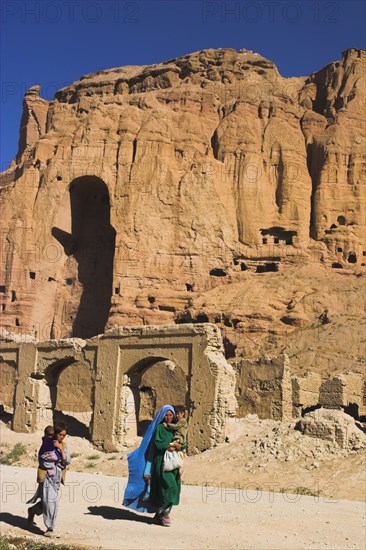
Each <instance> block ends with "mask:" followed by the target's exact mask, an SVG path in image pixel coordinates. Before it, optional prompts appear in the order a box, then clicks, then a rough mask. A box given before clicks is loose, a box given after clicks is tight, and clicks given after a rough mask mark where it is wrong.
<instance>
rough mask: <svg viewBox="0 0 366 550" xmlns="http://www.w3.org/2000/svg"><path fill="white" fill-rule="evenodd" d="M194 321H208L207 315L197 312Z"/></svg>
mask: <svg viewBox="0 0 366 550" xmlns="http://www.w3.org/2000/svg"><path fill="white" fill-rule="evenodd" d="M195 323H208V317H207V315H205V313H199V314H198V315H197V316H196V319H195Z"/></svg>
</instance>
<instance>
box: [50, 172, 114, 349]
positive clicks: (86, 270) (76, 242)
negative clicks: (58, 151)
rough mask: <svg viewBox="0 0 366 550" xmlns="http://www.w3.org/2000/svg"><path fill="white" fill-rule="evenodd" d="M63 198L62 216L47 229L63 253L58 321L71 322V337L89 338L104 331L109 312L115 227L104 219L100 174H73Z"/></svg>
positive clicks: (106, 207) (106, 216)
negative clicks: (62, 307)
mask: <svg viewBox="0 0 366 550" xmlns="http://www.w3.org/2000/svg"><path fill="white" fill-rule="evenodd" d="M69 201H70V204H69V207H68V209H67V208H65V205H64V206H63V209H62V213H63V217H64V218H65V219H64V220H61V219H58V227H53V228H52V235H53V236H54V237H55V238H56V239H57V240H58V241H59V242H60V243H61V244H62V246H63V248H64V251H65V254H66V255H67V256H69V260H68V262H67V263H66V274H65V287H66V289H65V300H64V301H65V311H66V313H65V317H66V318H65V319H63V324H66V325H71V326H72V331H71V332H72V335H73V336H76V337H81V338H91V337H92V336H95V335H97V334H101V333H103V332H104V328H105V325H106V323H107V320H108V317H109V310H110V304H111V296H112V286H113V262H114V251H115V237H116V231H115V229H114V228H113V227H112V225H111V224H110V197H109V191H108V187H107V185H106V184H105V183H104V181H103V180H101V179H100V178H98V177H96V176H81V177H78V178H76V179H74V180H73V181H72V182H71V183H70V186H69ZM60 226H61V227H60ZM62 227H64V228H62ZM68 227H70V230H69V231H68V230H67V229H68ZM65 229H66V230H65Z"/></svg>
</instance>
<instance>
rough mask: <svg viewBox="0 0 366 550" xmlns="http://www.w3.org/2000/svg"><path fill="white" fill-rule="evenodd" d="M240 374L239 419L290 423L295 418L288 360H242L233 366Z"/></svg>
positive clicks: (285, 358) (237, 394) (237, 388)
mask: <svg viewBox="0 0 366 550" xmlns="http://www.w3.org/2000/svg"><path fill="white" fill-rule="evenodd" d="M232 365H233V367H234V370H235V373H236V390H235V392H236V398H237V401H238V410H237V415H238V416H239V417H244V416H246V415H247V414H254V413H255V414H257V415H258V417H259V418H272V419H273V420H288V419H290V418H291V417H292V410H291V401H292V395H291V381H290V370H289V362H288V357H287V356H286V355H282V356H280V357H274V358H272V359H271V358H265V357H261V358H259V359H257V360H256V361H250V360H245V359H243V360H241V361H235V362H233V363H232Z"/></svg>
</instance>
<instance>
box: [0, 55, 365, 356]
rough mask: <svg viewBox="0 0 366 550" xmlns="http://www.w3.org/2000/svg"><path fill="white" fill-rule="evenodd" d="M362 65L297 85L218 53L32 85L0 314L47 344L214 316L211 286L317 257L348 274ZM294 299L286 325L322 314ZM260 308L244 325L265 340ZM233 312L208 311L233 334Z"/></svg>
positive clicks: (259, 64)
mask: <svg viewBox="0 0 366 550" xmlns="http://www.w3.org/2000/svg"><path fill="white" fill-rule="evenodd" d="M365 59H366V55H365V51H363V50H354V49H351V50H347V51H346V52H345V53H344V54H343V57H342V60H341V61H338V62H335V63H331V64H330V65H328V66H327V67H325V68H324V69H322V70H320V71H318V72H316V73H314V74H312V75H310V76H309V77H302V78H288V79H286V78H283V77H281V76H280V74H279V73H278V71H277V68H276V66H275V65H274V64H273V63H272V62H271V61H268V60H267V59H264V58H263V57H261V56H260V55H258V54H254V53H252V52H250V51H247V50H242V51H240V52H239V53H238V52H237V51H235V50H232V49H219V50H212V49H210V50H203V51H200V52H195V53H193V54H189V55H186V56H184V57H181V58H178V59H172V60H169V61H166V62H165V63H161V64H159V65H153V66H142V67H132V66H127V67H121V68H117V69H110V70H105V71H100V72H97V73H94V74H90V75H86V76H83V77H82V78H81V79H80V81H78V82H75V83H74V84H72V85H71V86H69V87H67V88H64V89H62V90H60V91H58V92H57V93H56V96H55V99H54V100H53V101H51V102H49V103H48V102H46V101H45V100H43V99H41V98H40V97H39V87H37V86H35V87H33V88H31V89H30V90H28V92H27V93H26V95H25V99H24V113H23V117H22V122H21V132H20V141H19V152H18V155H17V157H16V160H15V161H13V163H12V165H11V167H10V168H9V170H8V171H7V172H5V173H3V174H2V176H1V180H0V183H1V185H2V188H1V196H0V198H1V209H2V220H1V224H2V225H1V232H2V235H1V241H2V258H3V260H2V262H1V266H0V268H1V270H2V273H1V279H2V280H1V286H0V297H2V321H1V324H2V325H3V326H4V327H5V328H7V329H9V330H12V331H19V332H23V333H24V332H25V333H30V334H33V335H35V336H36V337H38V338H39V339H48V338H50V337H51V338H61V337H68V336H71V335H72V336H76V337H78V336H80V337H83V338H88V337H91V336H93V335H95V334H98V333H101V332H103V330H104V329H105V327H108V326H111V325H112V324H120V325H126V324H130V325H138V324H160V323H166V322H186V321H187V320H193V321H199V322H200V321H201V322H202V321H207V320H209V315H210V313H209V311H212V309H213V308H212V305H213V302H212V301H211V299H210V296H211V293H212V292H213V293H214V292H215V290H216V289H217V288H221V289H224V288H229V287H228V286H227V285H228V284H230V283H236V284H238V285H244V286H245V287H246V288H247V287H248V285H249V286H250V287H253V288H255V285H256V282H255V281H254V279H253V277H258V278H260V277H272V273H273V272H275V271H281V272H282V273H281V276H283V277H285V275H283V274H285V273H287V272H288V270H289V269H292V270H293V271H295V272H296V271H297V269H298V266H307V265H314V266H315V265H317V266H319V264H322V269H323V271H324V273H329V272H330V271H331V270H332V267H333V268H334V269H333V271H332V275H327V277H331V276H332V277H336V276H337V277H338V280H339V281H340V283H339V287H342V285H343V288H344V287H345V286H347V285H348V283H349V281H350V280H351V279H350V277H351V276H352V277H353V276H356V274H358V275H359V274H360V273H361V271H362V270H361V267H362V266H363V265H364V263H363V262H364V261H365V259H364V258H363V256H365V255H366V245H365V238H364V235H365V135H366V134H365V125H364V116H363V108H364V99H365V98H364V94H365V86H364V83H365V76H364V75H365ZM341 268H343V272H338V270H340V269H341ZM345 268H347V273H349V274H350V277H349V278H348V279H345V278H344V276H343V277H342V276H341V274H340V273H345V272H346V271H345ZM311 269H312V268H311ZM316 269H318V268H316ZM336 270H337V271H336ZM360 270H361V271H360ZM251 272H252V273H251ZM253 272H254V273H258V274H260V273H263V275H262V276H261V275H254V274H253ZM352 274H353V275H352ZM273 275H276V274H275V273H274V274H273ZM278 275H279V274H278ZM250 277H252V279H250ZM306 277H307V275H306ZM258 280H259V279H258ZM352 280H353V279H352ZM360 283H361V281H360ZM300 286H303V285H302V284H300ZM310 286H311V285H310ZM360 286H361V285H360ZM308 287H309V285H305V294H306V288H308ZM224 292H225V290H224ZM299 293H300V294H301V289H299V291H298V293H297V295H296V296H289V298H288V300H287V297H286V298H285V303H282V305H281V306H280V307H279V309H278V312H279V318H280V319H282V320H279V323H280V324H281V326H282V327H283V329H282V330H283V331H285V332H286V331H287V332H288V331H294V330H297V329H302V328H304V327H306V326H307V325H308V324H309V323H311V322H312V320H313V318H314V315H315V314H316V316H318V315H319V314H321V313H322V311H319V309H322V307H323V304H322V303H320V305H319V302H317V303H316V304H313V306H309V307H308V308H307V311H303V310H302V311H296V307H298V306H296V304H297V303H298V302H299V301H300V302H301V300H302V298H301V297H300V298H299ZM309 293H310V294H311V289H310V290H309ZM272 298H273V296H272ZM286 300H287V302H286ZM291 300H294V304H295V306H294V308H295V309H294V308H291V307H290V305H289V304H290V303H291ZM234 305H235V307H236V308H237V309H238V310H239V313H241V314H243V315H244V317H245V315H246V300H245V299H244V300H243V301H241V302H240V303H235V304H231V305H230V307H229V306H228V305H227V304H226V306H227V307H228V308H229V309H230V308H231V309H230V311H231V310H232V309H233V306H234ZM361 305H362V304H361ZM361 305H360V304H359V306H357V307H361ZM226 306H225V307H226ZM262 306H263V308H262V310H261V308H259V311H257V312H256V314H257V315H259V319H258V317H257V318H253V317H251V320H249V325H250V324H254V325H256V326H257V329H258V330H257V329H256V330H257V332H258V334H260V333H261V332H263V333H266V334H267V336H268V334H269V332H268V331H269V326H270V324H271V316H270V315H269V316H268V314H267V312H266V311H265V309H266V308H265V304H262ZM225 307H223V308H222V309H221V311H219V312H215V316H214V318H212V319H211V318H210V320H211V321H213V322H215V323H217V324H219V325H220V326H221V325H222V326H224V328H225V327H226V328H229V329H230V326H229V327H227V324H225V315H226V314H227V309H225ZM281 307H282V309H283V311H280V308H281ZM357 307H356V308H355V311H351V315H358V313H357V311H356V310H357ZM314 312H315V313H314ZM349 312H350V310H348V313H349ZM216 313H217V314H216ZM329 314H330V316H331V314H332V311H330V313H329ZM250 315H251V313H250ZM230 316H231V313H230ZM236 318H237V319H239V321H238V322H237V323H236V325H240V322H241V321H240V318H238V317H236ZM247 319H248V318H247ZM244 325H245V322H244ZM259 325H261V326H259ZM231 326H232V325H231ZM258 326H259V328H258ZM234 328H235V327H234ZM239 328H240V326H239ZM244 332H245V331H244ZM249 332H250V330H249ZM254 332H255V331H254ZM287 332H286V334H287ZM229 336H230V335H229ZM230 338H231V340H230ZM230 338H228V348H227V349H229V348H230V345H231V346H232V350H234V351H233V353H234V355H235V347H236V348H237V351H240V350H241V351H243V346H244V344H243V339H244V338H245V334H244V335H243V336H240V335H238V334H236V336H235V338H233V336H232V335H231V337H230ZM229 355H230V353H229Z"/></svg>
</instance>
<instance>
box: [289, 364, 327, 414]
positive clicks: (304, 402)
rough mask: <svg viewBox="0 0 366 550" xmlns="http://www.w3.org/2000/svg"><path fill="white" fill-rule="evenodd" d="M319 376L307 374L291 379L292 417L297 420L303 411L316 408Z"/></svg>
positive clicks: (311, 373) (313, 373)
mask: <svg viewBox="0 0 366 550" xmlns="http://www.w3.org/2000/svg"><path fill="white" fill-rule="evenodd" d="M320 384H321V376H320V374H318V373H317V372H307V373H306V374H305V375H304V376H301V377H300V376H297V377H292V378H291V385H292V416H293V417H294V418H298V417H300V416H301V413H302V412H303V410H304V409H307V408H309V407H314V406H317V405H318V403H319V388H320Z"/></svg>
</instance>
